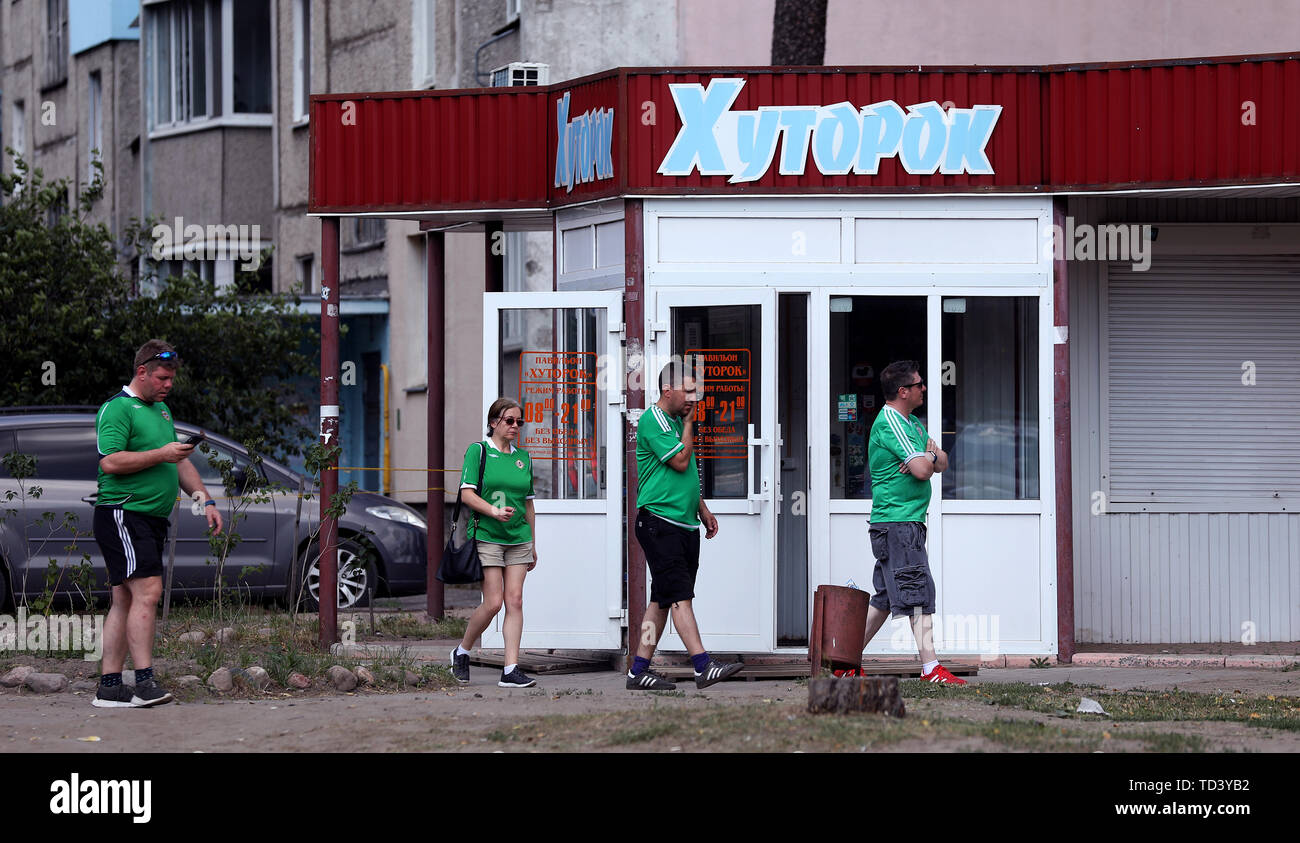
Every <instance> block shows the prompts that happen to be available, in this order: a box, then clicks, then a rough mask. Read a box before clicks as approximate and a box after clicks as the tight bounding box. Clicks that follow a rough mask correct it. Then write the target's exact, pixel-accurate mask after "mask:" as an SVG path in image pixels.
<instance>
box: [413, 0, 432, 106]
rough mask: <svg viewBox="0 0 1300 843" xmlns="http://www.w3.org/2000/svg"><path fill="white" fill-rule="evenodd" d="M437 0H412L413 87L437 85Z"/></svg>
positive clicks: (423, 87)
mask: <svg viewBox="0 0 1300 843" xmlns="http://www.w3.org/2000/svg"><path fill="white" fill-rule="evenodd" d="M437 11H438V3H437V0H411V87H413V88H417V89H426V88H433V87H436V84H437V73H438V62H437V31H436V27H437V24H436V20H437Z"/></svg>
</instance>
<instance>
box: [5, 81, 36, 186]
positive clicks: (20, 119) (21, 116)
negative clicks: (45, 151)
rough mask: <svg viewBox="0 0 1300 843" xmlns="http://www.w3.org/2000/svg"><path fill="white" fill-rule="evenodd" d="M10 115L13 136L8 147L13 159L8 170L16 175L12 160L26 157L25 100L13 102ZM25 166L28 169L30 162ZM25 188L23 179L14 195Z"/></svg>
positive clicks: (11, 160) (25, 182)
mask: <svg viewBox="0 0 1300 843" xmlns="http://www.w3.org/2000/svg"><path fill="white" fill-rule="evenodd" d="M10 113H11V114H12V115H13V125H12V126H11V127H10V133H11V134H12V135H13V137H12V138H11V139H10V142H9V146H11V147H13V150H14V154H13V157H12V158H10V163H9V169H10V171H11V172H15V173H16V172H17V167H15V166H14V165H13V161H14V159H15V158H24V159H25V158H26V156H27V108H26V101H25V100H14V104H13V110H12V111H11V112H10ZM27 166H28V167H29V168H30V167H31V162H30V161H28V162H27ZM29 172H30V170H29ZM26 186H27V181H26V180H25V179H24V180H23V182H22V184H19V185H18V188H17V190H16V191H15V192H16V193H22V192H23V188H24V187H26Z"/></svg>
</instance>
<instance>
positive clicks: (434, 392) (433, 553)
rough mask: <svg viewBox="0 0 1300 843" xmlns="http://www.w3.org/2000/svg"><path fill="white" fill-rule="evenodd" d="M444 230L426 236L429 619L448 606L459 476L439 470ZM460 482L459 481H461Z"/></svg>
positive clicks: (437, 618)
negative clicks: (450, 489)
mask: <svg viewBox="0 0 1300 843" xmlns="http://www.w3.org/2000/svg"><path fill="white" fill-rule="evenodd" d="M445 237H446V235H444V234H443V233H442V232H441V231H431V232H429V233H428V234H426V235H425V236H424V257H425V266H426V270H425V285H426V289H427V291H428V300H429V307H428V314H427V317H426V325H425V330H426V331H427V332H428V349H429V360H428V365H429V374H428V377H427V379H426V381H427V386H428V391H427V392H426V393H425V396H426V399H427V409H428V412H427V414H426V416H427V422H426V427H427V430H428V440H427V444H426V452H427V453H426V458H427V462H428V468H429V473H428V474H427V475H425V477H426V478H427V479H426V480H425V486H426V487H428V490H429V491H428V492H427V493H426V495H427V497H426V499H425V502H426V504H427V506H426V507H425V509H426V513H425V515H426V517H425V520H426V521H428V522H429V544H428V551H427V552H428V557H427V564H426V566H425V571H426V573H425V595H426V600H425V607H424V610H425V612H427V613H428V615H429V618H430V620H434V621H440V620H442V617H443V613H444V611H445V609H446V605H445V601H444V600H443V590H442V580H440V579H438V566H439V565H440V564H442V548H443V545H445V544H446V542H447V539H446V536H445V535H444V533H445V531H444V529H443V501H444V500H445V493H444V492H443V491H442V490H443V489H444V488H446V486H447V480H448V479H449V478H450V479H457V478H456V475H454V474H448V473H447V472H445V471H439V470H437V469H441V468H443V467H445V466H446V464H447V460H446V454H445V453H444V449H443V441H444V438H443V424H444V420H445V415H444V407H445V406H446V397H447V369H446V366H445V365H444V359H445V358H444V351H445V349H444V348H443V344H442V343H443V328H444V313H445V312H446V306H445V296H446V278H447V264H446V250H445V248H446V242H445V239H444V238H445ZM458 482H459V481H458Z"/></svg>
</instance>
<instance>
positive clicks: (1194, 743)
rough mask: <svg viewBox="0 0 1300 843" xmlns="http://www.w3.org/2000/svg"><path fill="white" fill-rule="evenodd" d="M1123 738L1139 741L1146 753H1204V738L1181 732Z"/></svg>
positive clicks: (1134, 735) (1143, 733) (1144, 734)
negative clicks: (1144, 747)
mask: <svg viewBox="0 0 1300 843" xmlns="http://www.w3.org/2000/svg"><path fill="white" fill-rule="evenodd" d="M1124 737H1126V738H1128V739H1130V740H1135V741H1141V742H1142V743H1143V744H1144V745H1145V746H1146V748H1147V751H1148V752H1205V751H1206V750H1208V749H1209V747H1208V746H1207V745H1206V742H1205V738H1202V737H1200V736H1198V735H1185V734H1182V733H1181V732H1134V733H1132V734H1129V735H1125V736H1124Z"/></svg>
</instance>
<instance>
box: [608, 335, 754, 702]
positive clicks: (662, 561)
mask: <svg viewBox="0 0 1300 843" xmlns="http://www.w3.org/2000/svg"><path fill="white" fill-rule="evenodd" d="M659 393H660V394H659V400H658V401H656V402H655V403H654V404H652V405H651V406H650V407H649V409H647V410H646V411H645V412H644V413H642V414H641V418H640V419H639V420H638V422H637V429H636V471H637V488H636V500H637V505H638V506H639V507H640V509H639V510H638V511H637V516H636V539H637V542H638V543H639V544H640V545H641V549H642V550H643V551H645V558H646V564H647V566H648V567H649V568H650V605H648V606H647V607H646V610H645V616H644V619H643V621H642V624H641V628H642V632H641V644H640V647H639V648H638V650H637V654H636V658H635V659H634V660H633V662H632V667H631V669H630V670H629V671H628V674H627V688H628V690H631V691H671V690H673V689H674V688H676V687H677V686H676V685H675V684H674V683H672V682H669V681H668V680H667V679H665V678H664V677H662V676H660V675H659V674H657V673H655V672H653V671H651V670H650V659H651V658H652V657H653V656H654V652H655V647H657V646H658V644H659V636H661V635H663V631H664V624H665V623H666V622H667V620H668V610H669V609H670V608H671V609H672V613H673V626H674V628H676V630H677V634H678V635H679V636H681V639H682V643H684V644H685V645H686V650H687V652H688V653H690V656H691V663H692V665H694V667H695V686H696V687H697V688H707V687H709V686H710V685H712V684H714V683H716V682H721V681H722V680H723V679H726V678H727V677H728V676H732V675H734V674H736V673H739V672H740V670H741V669H742V668H743V667H744V664H743V663H741V662H731V663H730V664H724V663H722V662H717V661H714V660H713V659H712V658H711V657H710V656H709V654H708V652H707V651H706V650H705V649H704V642H703V641H701V640H700V628H699V624H697V623H696V622H695V611H694V609H693V608H692V607H691V601H692V600H694V598H695V575H696V573H697V572H698V571H699V568H700V523H701V522H703V524H704V528H705V529H706V530H707V532H706V533H705V534H704V537H705V538H708V539H711V538H713V537H714V536H716V535H717V534H718V519H717V518H715V517H714V516H713V513H712V512H710V511H709V507H708V506H707V505H706V504H705V503H704V500H703V499H702V498H701V497H700V476H699V469H698V467H697V466H696V463H695V453H694V452H695V419H694V416H695V404H696V402H697V401H698V400H699V393H698V392H697V391H696V379H695V377H693V376H692V375H690V374H687V373H686V367H685V366H684V365H683V364H682V362H681V361H680V360H674V361H673V362H670V363H669V364H668V365H667V366H665V367H664V368H663V370H662V371H661V372H660V373H659Z"/></svg>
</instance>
